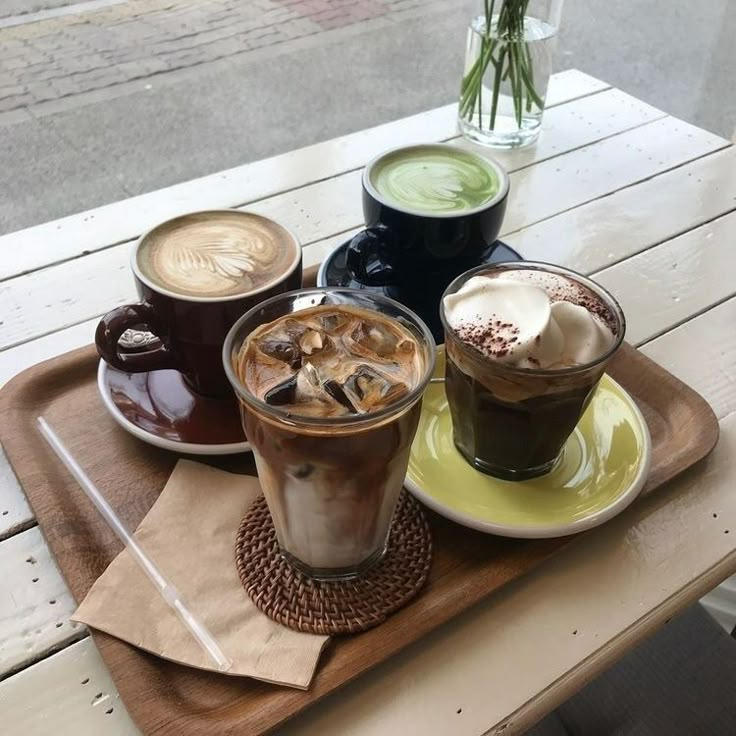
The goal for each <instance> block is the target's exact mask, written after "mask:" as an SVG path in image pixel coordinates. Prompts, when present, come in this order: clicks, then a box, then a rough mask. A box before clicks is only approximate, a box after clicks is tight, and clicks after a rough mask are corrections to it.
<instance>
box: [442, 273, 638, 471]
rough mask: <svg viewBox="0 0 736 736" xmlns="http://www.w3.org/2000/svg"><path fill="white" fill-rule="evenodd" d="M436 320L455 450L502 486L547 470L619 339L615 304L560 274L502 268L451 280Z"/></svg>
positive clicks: (579, 279) (575, 277)
mask: <svg viewBox="0 0 736 736" xmlns="http://www.w3.org/2000/svg"><path fill="white" fill-rule="evenodd" d="M441 317H442V323H443V327H444V331H445V348H446V375H445V390H446V393H447V400H448V403H449V407H450V413H451V415H452V426H453V439H454V442H455V446H456V447H457V449H458V450H459V451H460V453H461V454H462V455H463V457H464V458H465V459H466V460H467V461H468V462H469V463H471V464H472V465H473V466H474V467H476V468H477V469H478V470H481V471H483V472H486V473H489V474H491V475H495V476H498V477H501V478H505V479H508V480H522V479H525V478H531V477H535V476H538V475H542V474H543V473H546V472H548V471H549V470H550V469H551V468H552V467H553V466H554V464H555V462H556V460H557V459H558V458H559V457H560V454H561V452H562V450H563V447H564V444H565V442H566V441H567V439H568V437H569V436H570V434H571V433H572V432H573V430H574V428H575V425H576V424H577V423H578V421H579V420H580V417H581V416H582V414H583V412H584V411H585V409H586V407H587V406H588V404H589V402H590V400H591V398H592V397H593V394H594V392H595V389H596V387H597V385H598V381H599V380H600V378H601V376H602V375H603V372H604V370H605V367H606V365H607V363H608V361H609V360H610V359H611V357H612V356H613V354H614V353H615V351H616V350H617V349H618V348H619V346H620V345H621V342H622V340H623V337H624V330H625V321H624V316H623V313H622V311H621V308H620V307H619V305H618V303H617V302H616V300H615V299H614V298H613V297H612V296H611V295H610V294H609V293H608V292H606V291H605V290H604V289H603V288H601V287H600V286H598V285H597V284H595V283H594V282H592V281H590V280H589V279H587V278H585V277H583V276H581V275H579V274H576V273H574V272H572V271H569V270H567V269H563V268H558V267H555V266H551V265H547V264H541V263H528V262H527V263H525V262H519V263H508V264H499V265H496V266H492V267H491V266H481V267H480V268H476V269H473V270H472V271H469V272H467V273H465V274H463V275H462V276H460V277H459V278H458V279H456V280H455V281H454V282H453V283H452V284H451V285H450V286H449V287H448V289H447V291H446V292H445V294H444V296H443V299H442V305H441Z"/></svg>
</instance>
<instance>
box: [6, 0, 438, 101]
mask: <svg viewBox="0 0 736 736" xmlns="http://www.w3.org/2000/svg"><path fill="white" fill-rule="evenodd" d="M423 4H426V3H423V2H422V0H353V1H352V2H335V1H334V0H247V1H246V0H208V1H203V2H191V1H189V2H186V1H183V0H178V1H177V2H172V1H171V0H129V1H128V2H123V3H121V4H117V5H113V6H111V7H106V8H101V9H99V10H95V11H93V12H87V13H82V14H80V15H68V16H64V17H58V18H50V19H48V20H44V21H41V22H36V23H28V24H25V25H17V26H12V27H8V28H4V29H2V28H0V112H7V111H10V110H17V109H19V108H23V107H27V106H32V105H35V104H37V103H40V102H46V101H48V100H55V99H59V98H62V97H67V96H71V95H79V94H82V93H84V92H91V91H93V90H97V89H103V88H110V87H112V86H114V85H118V84H122V83H124V82H131V81H134V80H137V79H147V78H149V77H152V76H155V75H158V74H165V73H168V72H172V71H175V70H178V69H183V68H188V67H194V66H198V65H202V64H207V63H210V62H213V61H216V60H218V59H223V58H227V57H231V56H235V55H238V54H243V53H245V52H248V51H253V50H254V49H259V48H262V47H264V46H273V45H276V44H281V43H284V42H285V41H290V40H293V39H296V38H303V37H305V36H310V35H313V34H317V33H321V32H324V31H327V30H331V29H335V28H342V27H345V26H349V25H352V24H355V23H360V22H362V21H366V20H369V19H371V18H377V17H381V16H387V15H390V14H392V13H397V12H400V11H405V10H408V9H412V8H417V7H420V6H421V5H423Z"/></svg>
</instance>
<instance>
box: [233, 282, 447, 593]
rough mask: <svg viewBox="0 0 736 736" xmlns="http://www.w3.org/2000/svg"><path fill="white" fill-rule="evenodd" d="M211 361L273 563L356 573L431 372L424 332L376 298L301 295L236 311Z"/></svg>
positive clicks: (383, 524)
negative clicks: (267, 518)
mask: <svg viewBox="0 0 736 736" xmlns="http://www.w3.org/2000/svg"><path fill="white" fill-rule="evenodd" d="M223 359H224V363H225V371H226V373H227V376H228V378H229V379H230V382H231V383H232V385H233V388H234V389H235V392H236V394H237V396H238V399H239V402H240V408H241V416H242V419H243V426H244V428H245V432H246V435H247V437H248V440H249V441H250V443H251V446H252V448H253V454H254V456H255V460H256V466H257V469H258V477H259V479H260V482H261V486H262V488H263V494H264V496H265V498H266V502H267V503H268V508H269V510H270V512H271V516H272V518H273V522H274V526H275V528H276V535H277V537H278V541H279V545H280V547H281V551H282V553H283V555H284V556H285V557H286V558H287V559H288V560H289V561H290V562H291V563H292V564H293V565H294V566H295V567H296V568H297V569H299V570H300V571H302V572H303V573H305V574H307V575H309V576H311V577H314V578H317V579H348V578H351V577H355V576H357V575H359V574H361V573H362V572H364V571H365V570H366V569H368V568H369V567H370V566H371V565H373V564H374V563H376V562H377V561H378V560H380V559H381V557H382V556H383V554H384V552H385V550H386V545H387V542H388V535H389V528H390V525H391V519H392V517H393V513H394V509H395V507H396V502H397V500H398V497H399V493H400V491H401V487H402V484H403V481H404V476H405V474H406V467H407V464H408V461H409V449H410V447H411V443H412V440H413V439H414V433H415V432H416V428H417V422H418V420H419V413H420V411H421V400H422V394H423V393H424V389H425V387H426V386H427V383H428V382H429V379H430V377H431V375H432V371H433V369H434V362H435V343H434V340H433V339H432V335H431V333H430V332H429V330H428V329H427V327H426V325H425V324H424V323H423V322H422V321H421V319H419V317H417V316H416V315H415V314H414V313H413V312H411V311H410V310H408V309H407V308H406V307H403V306H402V305H400V304H399V303H398V302H394V301H393V300H391V299H388V298H386V297H383V296H378V295H373V294H366V293H365V292H360V291H353V290H349V289H302V290H300V291H293V292H289V293H287V294H282V295H279V296H277V297H274V298H272V299H268V300H267V301H265V302H263V303H261V304H260V305H258V306H257V307H255V308H253V309H252V310H250V311H249V312H248V313H246V314H245V315H244V316H243V317H242V318H241V319H240V320H239V321H238V322H237V323H236V324H235V326H234V327H233V329H232V330H231V331H230V334H229V335H228V337H227V339H226V340H225V346H224V352H223Z"/></svg>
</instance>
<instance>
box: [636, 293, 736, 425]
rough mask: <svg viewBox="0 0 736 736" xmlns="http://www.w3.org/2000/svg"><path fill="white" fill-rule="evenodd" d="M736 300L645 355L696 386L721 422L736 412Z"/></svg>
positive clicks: (645, 350)
mask: <svg viewBox="0 0 736 736" xmlns="http://www.w3.org/2000/svg"><path fill="white" fill-rule="evenodd" d="M734 325H736V298H734V299H729V300H728V301H725V302H723V303H722V304H719V305H718V306H716V307H713V309H709V310H708V311H707V312H704V313H703V314H700V315H698V316H697V317H695V318H693V319H690V320H688V321H687V322H685V323H684V324H682V325H680V326H679V327H676V328H675V329H673V330H670V331H669V332H666V333H665V334H664V335H661V336H660V337H657V338H655V339H654V340H652V341H651V342H648V343H646V344H645V345H644V346H643V347H642V348H641V350H642V352H643V353H644V354H645V355H648V356H649V357H650V358H651V359H652V360H654V361H656V362H657V363H659V364H660V365H663V366H664V367H665V368H668V369H669V370H670V371H671V372H672V373H674V374H675V375H676V376H677V377H678V378H679V379H681V380H682V381H684V382H685V383H686V384H687V385H688V386H692V387H693V388H694V389H695V390H696V391H697V392H698V393H699V394H700V395H701V396H704V397H705V399H706V401H708V403H709V404H710V405H711V406H712V407H713V410H714V411H715V413H716V415H717V416H718V418H719V419H722V418H723V417H725V416H727V415H728V414H731V413H733V412H736V373H735V372H734V369H733V367H734V364H736V330H734Z"/></svg>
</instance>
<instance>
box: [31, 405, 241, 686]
mask: <svg viewBox="0 0 736 736" xmlns="http://www.w3.org/2000/svg"><path fill="white" fill-rule="evenodd" d="M38 426H39V429H40V430H41V434H42V435H43V436H44V438H45V439H46V441H47V442H48V443H49V445H50V446H51V448H52V449H53V451H54V452H55V453H56V454H57V455H58V456H59V459H60V460H61V462H62V463H64V465H65V466H66V468H67V470H68V471H69V472H70V473H71V474H72V475H73V476H74V478H75V480H76V481H77V483H79V485H80V486H81V487H82V490H83V491H84V492H85V493H86V494H87V497H88V498H89V500H90V501H92V503H93V504H94V505H95V507H96V508H97V510H98V511H99V512H100V514H101V515H102V517H103V518H104V519H105V521H106V522H107V523H108V524H109V525H110V527H111V528H112V529H113V531H114V532H115V534H117V535H118V537H119V538H120V540H121V541H122V542H123V543H124V544H125V546H126V547H127V549H128V551H129V552H130V554H131V555H132V556H133V559H134V560H135V561H136V562H137V563H138V565H139V566H140V567H141V569H142V570H143V572H145V573H146V575H148V578H149V579H150V581H151V582H152V583H153V584H154V586H155V587H156V590H158V592H159V593H160V594H161V597H162V598H163V599H164V600H165V601H166V603H168V604H169V606H171V608H173V609H174V611H175V612H176V613H177V615H178V616H179V618H180V619H181V621H182V623H183V624H184V625H185V626H186V627H187V629H189V632H190V633H191V634H192V636H193V637H194V638H195V639H196V640H197V642H198V643H199V644H200V645H201V646H202V649H204V650H205V651H206V652H207V654H209V656H210V657H211V658H212V659H213V661H214V662H215V664H216V665H217V667H218V669H219V670H221V671H222V672H226V671H227V670H229V669H230V667H231V665H232V663H231V662H230V660H229V659H228V658H227V657H226V656H225V654H224V653H223V651H222V649H220V647H219V645H218V644H217V641H216V640H215V638H214V637H213V636H212V634H211V633H210V632H209V630H208V629H207V628H206V627H205V626H204V624H202V622H201V621H200V620H199V619H198V618H197V617H196V616H195V615H194V614H193V613H192V612H191V611H190V610H189V609H188V608H187V606H186V605H185V604H184V601H183V600H182V597H181V594H180V593H179V591H178V590H177V589H176V588H175V587H174V586H173V585H172V584H171V583H170V582H169V581H168V580H167V579H166V578H165V577H164V576H163V575H162V574H161V571H160V570H159V569H158V567H156V564H155V563H154V562H153V560H151V558H150V557H149V556H148V555H147V554H146V553H145V552H144V551H143V549H142V548H141V546H140V544H138V541H137V540H136V538H135V537H134V536H133V535H132V534H131V533H130V532H129V531H128V530H127V529H126V528H125V525H124V524H123V522H122V521H121V520H120V518H119V517H118V515H117V514H116V513H115V512H114V511H113V509H112V507H111V506H110V504H109V503H108V502H107V501H106V500H105V497H104V496H103V495H102V494H101V493H100V492H99V491H98V490H97V488H96V487H95V485H94V484H93V483H92V481H91V480H90V479H89V478H88V477H87V474H86V473H85V472H84V471H83V470H82V468H81V467H80V466H79V463H77V461H76V460H75V459H74V457H72V455H71V453H70V452H69V450H67V449H66V447H65V446H64V444H63V443H62V441H61V440H60V439H59V436H58V435H57V434H56V432H54V430H53V429H51V427H50V426H49V425H48V423H47V422H46V420H45V419H44V418H43V417H38Z"/></svg>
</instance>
